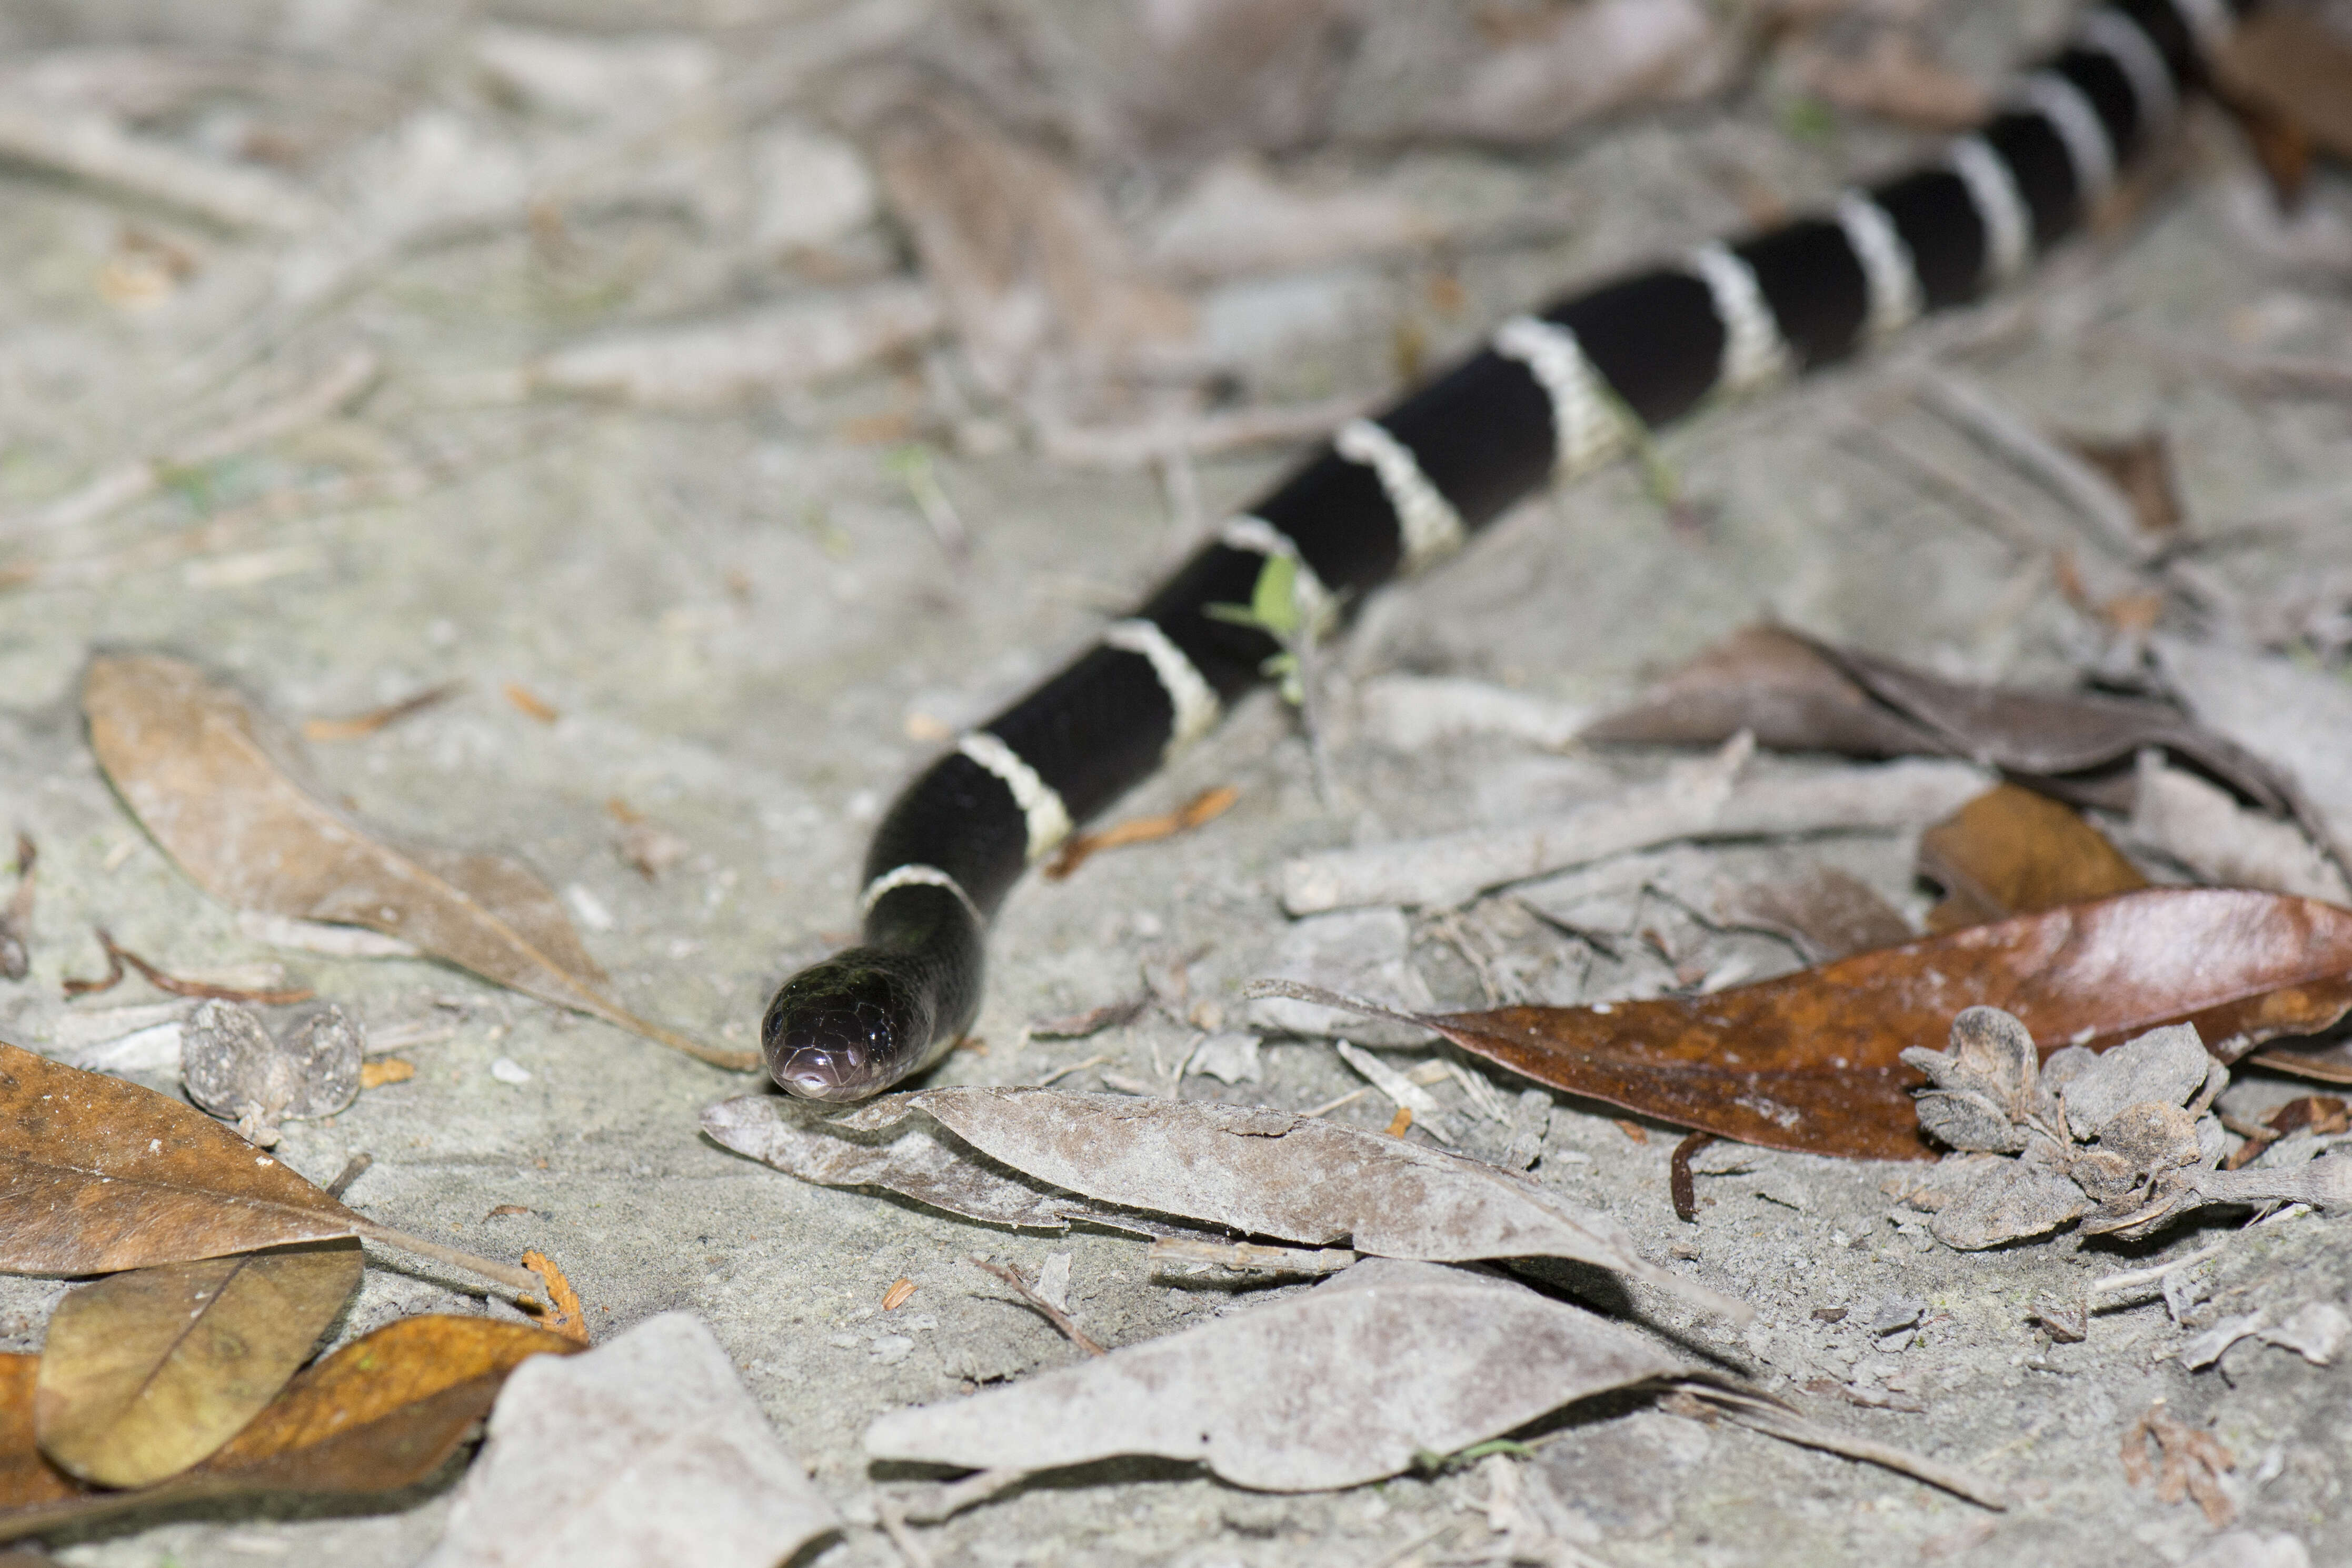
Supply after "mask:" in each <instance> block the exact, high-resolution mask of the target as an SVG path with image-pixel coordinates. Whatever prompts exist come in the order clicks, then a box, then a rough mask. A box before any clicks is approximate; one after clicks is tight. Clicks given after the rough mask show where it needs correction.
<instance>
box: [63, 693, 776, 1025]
mask: <svg viewBox="0 0 2352 1568" xmlns="http://www.w3.org/2000/svg"><path fill="white" fill-rule="evenodd" d="M82 704H83V709H84V712H85V713H86V714H87V715H88V716H89V732H90V744H91V747H92V749H93V750H95V751H96V753H97V754H98V759H99V762H100V765H101V766H102V767H103V768H105V769H106V773H107V777H108V778H109V779H111V780H112V781H113V783H114V787H115V789H117V790H119V791H120V792H121V796H122V799H123V800H124V801H125V803H127V804H128V805H129V806H130V807H131V810H132V812H133V813H134V814H135V815H136V816H137V817H138V818H139V821H140V823H141V825H142V827H144V828H145V829H146V830H147V831H148V832H150V833H151V834H152V835H153V836H154V838H155V841H157V842H158V843H160V844H161V845H163V849H164V850H165V851H166V852H168V853H169V854H170V855H171V856H172V858H173V860H174V861H176V862H178V863H179V865H180V867H181V869H182V870H184V871H185V872H186V873H188V875H189V876H190V877H191V878H193V879H194V881H195V883H197V885H199V886H200V887H202V888H204V889H205V892H207V893H209V894H212V895H213V896H214V897H215V898H217V899H219V900H221V901H222V902H223V903H225V904H228V905H229V906H230V907H231V908H233V909H236V910H240V911H255V912H258V913H261V914H264V915H282V916H286V917H289V918H291V919H296V920H307V921H319V922H324V923H328V924H335V925H360V926H365V927H367V928H369V929H371V930H374V931H379V932H382V933H383V934H384V935H386V936H396V937H399V938H400V939H401V940H403V941H405V942H409V943H412V944H414V945H415V946H417V947H420V948H422V949H424V950H425V952H426V953H428V954H430V955H432V956H435V957H437V958H441V959H443V960H445V961H446V962H448V963H451V964H455V965H457V967H460V968H464V969H467V970H470V971H471V972H473V973H475V974H478V975H480V976H482V977H484V978H486V979H488V980H492V981H495V982H497V983H498V984H499V985H502V986H507V987H509V988H512V989H515V990H518V991H520V992H522V993H523V994H524V995H526V996H530V997H536V998H539V999H540V1000H541V1001H545V1002H550V1003H552V1004H554V1005H555V1006H557V1007H561V1008H568V1009H572V1010H574V1011H577V1012H583V1013H586V1014H588V1015H589V1016H590V1017H592V1018H597V1019H603V1020H604V1021H605V1022H607V1023H610V1024H613V1025H614V1026H616V1027H618V1028H621V1029H625V1030H629V1031H630V1032H632V1033H635V1034H639V1035H643V1036H645V1037H646V1039H648V1040H656V1041H658V1042H659V1043H661V1044H663V1045H667V1046H669V1047H670V1048H672V1049H673V1050H677V1051H684V1052H686V1053H687V1054H688V1055H689V1056H694V1057H698V1058H699V1059H701V1060H703V1061H710V1062H713V1063H715V1064H717V1065H719V1066H723V1067H730V1068H738V1069H740V1068H743V1067H747V1066H750V1065H752V1064H754V1063H755V1061H756V1057H755V1056H754V1055H752V1054H751V1053H748V1052H740V1051H719V1050H716V1049H714V1048H712V1047H709V1046H706V1045H703V1044H701V1043H699V1042H698V1041H695V1040H689V1039H688V1038H686V1037H685V1036H683V1035H680V1034H678V1033H677V1031H675V1030H669V1029H666V1028H664V1027H662V1026H660V1025H658V1024H655V1023H650V1022H648V1021H646V1019H641V1018H639V1017H637V1016H636V1015H635V1014H634V1013H632V1012H630V1011H629V1010H628V1009H626V1008H625V1007H623V1006H622V1005H621V1004H620V1002H619V1001H618V1000H616V999H615V998H614V996H613V994H612V991H611V988H610V985H609V982H608V981H607V979H606V977H605V976H604V971H603V970H602V969H601V968H599V967H597V965H596V962H595V960H594V959H593V958H591V957H590V956H588V952H587V949H586V948H585V947H583V946H581V942H580V937H579V935H578V933H577V932H575V931H574V930H573V929H572V923H571V921H570V919H569V918H568V917H567V916H566V915H564V913H563V908H562V904H561V903H560V902H559V901H558V900H557V898H556V896H555V894H553V893H552V892H551V890H550V889H549V888H548V887H547V885H546V884H545V883H542V882H541V881H540V880H539V878H538V877H537V876H536V875H535V874H533V873H531V872H530V871H529V870H527V869H526V868H525V867H524V866H522V865H521V864H520V862H516V861H513V860H510V859H508V858H506V857H504V856H501V855H494V854H473V853H465V852H456V851H449V850H442V849H431V848H425V847H422V846H413V847H408V848H399V847H395V846H394V845H392V844H390V843H388V842H386V841H383V840H381V839H379V838H377V837H376V836H375V835H374V834H373V833H371V832H370V831H367V830H365V829H363V828H362V827H361V826H359V825H358V824H357V823H355V822H352V821H350V820H348V819H347V818H345V817H344V816H343V815H342V814H341V813H340V812H338V811H336V810H332V809H331V808H330V807H328V806H327V805H325V804H324V803H323V802H321V801H320V800H319V799H318V798H317V797H316V796H315V795H314V794H312V793H310V791H309V790H307V789H304V788H303V787H302V785H301V784H299V782H298V781H297V779H296V777H295V775H294V772H293V771H292V769H291V768H290V766H289V762H288V761H287V758H289V757H290V756H291V755H292V745H293V743H292V740H291V738H290V737H288V736H286V735H284V734H283V733H281V732H280V731H279V729H278V727H277V726H275V725H274V724H273V723H271V722H270V721H269V720H268V717H267V716H265V715H263V714H262V713H261V712H260V711H259V710H258V709H257V708H255V707H254V706H252V705H251V704H249V703H247V701H246V700H245V699H244V698H243V697H242V696H241V695H238V694H237V693H236V692H235V691H233V690H231V689H230V688H229V687H228V686H227V685H225V684H223V683H220V682H218V681H215V680H214V679H212V678H211V677H210V676H208V675H207V674H205V672H204V671H202V670H200V669H198V668H197V667H196V666H195V665H193V664H187V663H184V662H183V661H180V660H177V659H169V658H163V657H160V656H156V655H102V656H100V657H99V658H96V659H94V660H92V661H91V663H90V666H89V674H88V676H87V677H86V679H85V681H84V684H83V688H82Z"/></svg>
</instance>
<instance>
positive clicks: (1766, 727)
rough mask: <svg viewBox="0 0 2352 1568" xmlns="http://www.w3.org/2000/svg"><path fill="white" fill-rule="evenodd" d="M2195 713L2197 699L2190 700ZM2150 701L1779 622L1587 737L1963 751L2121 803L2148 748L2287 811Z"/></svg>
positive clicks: (2275, 787)
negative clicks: (2029, 683)
mask: <svg viewBox="0 0 2352 1568" xmlns="http://www.w3.org/2000/svg"><path fill="white" fill-rule="evenodd" d="M2190 706H2191V708H2192V711H2193V710H2194V709H2195V707H2196V705H2195V704H2194V703H2192V704H2191V705H2190ZM2210 723H2211V721H2210V718H2209V717H2207V716H2204V715H2202V714H2200V723H2191V722H2190V721H2189V720H2188V719H2186V718H2183V717H2182V716H2181V715H2180V714H2179V711H2177V710H2176V709H2174V708H2172V707H2171V706H2168V705H2166V704H2163V703H2158V702H2149V701H2146V700H2142V699H2137V698H2126V697H2114V696H2105V695H2097V694H2095V693H2084V692H2040V691H2027V690H2022V689H2020V688H2017V687H2013V686H1996V685H1973V684H1969V683H1965V682H1958V681H1948V680H1946V679H1944V678H1943V677H1941V676H1939V675H1932V674H1928V673H1927V672H1926V671H1924V670H1919V669H1916V668H1913V667H1912V666H1910V665H1907V664H1898V663H1896V662H1895V661H1894V660H1892V659H1882V658H1879V657H1877V656H1876V655H1874V654H1869V653H1862V652H1860V651H1859V650H1856V649H1852V648H1842V647H1838V646H1835V645H1833V644H1832V643H1824V642H1821V641H1819V640H1818V639H1815V638H1811V637H1807V636H1805V635H1803V634H1802V633H1801V632H1791V631H1790V630H1788V629H1787V628H1785V627H1780V626H1751V627H1749V628H1748V629H1747V630H1745V631H1742V632H1736V633H1734V634H1733V635H1732V636H1731V637H1729V638H1727V639H1726V640H1725V641H1724V642H1722V643H1717V644H1716V645H1715V646H1713V647H1711V648H1709V649H1707V650H1706V652H1704V653H1700V654H1699V655H1698V657H1697V658H1696V659H1694V660H1692V661H1691V663H1689V664H1685V666H1683V668H1682V669H1680V670H1678V671H1676V672H1675V674H1671V675H1669V676H1667V677H1666V678H1665V679H1664V681H1662V682H1661V683H1660V684H1659V685H1656V686H1655V687H1654V688H1652V690H1651V691H1650V692H1649V693H1648V695H1645V696H1644V697H1643V699H1642V700H1641V701H1640V702H1638V703H1636V704H1635V705H1633V706H1632V707H1629V708H1624V709H1622V710H1620V711H1619V712H1617V713H1614V714H1612V715H1610V716H1607V717H1605V718H1602V719H1601V720H1600V721H1599V722H1598V723H1596V724H1593V725H1591V726H1590V727H1587V728H1586V729H1585V731H1584V738H1585V739H1587V740H1591V741H1599V742H1638V743H1644V744H1653V745H1656V744H1672V745H1684V746H1705V745H1715V744H1717V743H1719V742H1721V741H1722V740H1724V739H1725V738H1727V737H1729V736H1731V735H1733V734H1735V733H1737V732H1738V731H1739V730H1743V729H1745V730H1750V731H1753V732H1754V734H1755V736H1756V739H1757V742H1758V743H1759V745H1762V746H1767V747H1772V748H1774V749H1776V750H1781V751H1835V752H1843V753H1844V754H1846V755H1848V756H1855V757H1898V756H1947V757H1964V758H1970V759H1972V760H1974V761H1977V762H1979V763H1982V764H1985V765H1987V766H1990V767H1994V768H2000V769H2001V770H2002V771H2004V772H2007V773H2011V774H2015V775H2020V776H2024V777H2030V778H2032V779H2036V780H2038V781H2040V782H2041V783H2042V784H2043V785H2044V787H2046V788H2049V789H2052V790H2053V791H2054V792H2058V793H2063V794H2066V795H2069V796H2070V797H2072V798H2075V799H2082V800H2088V801H2090V802H2091V803H2094V804H2098V803H2112V804H2116V805H2121V806H2128V805H2129V804H2130V798H2129V794H2128V792H2127V791H2128V789H2129V778H2128V774H2127V773H2121V772H2118V771H2117V769H2118V768H2120V767H2122V766H2123V765H2127V764H2129V763H2131V762H2132V761H2133V760H2134V758H2136V757H2137V754H2138V753H2139V751H2141V750H2142V749H2143V748H2145V747H2161V748H2162V749H2164V750H2166V751H2168V752H2170V753H2171V754H2172V755H2174V756H2176V757H2179V758H2181V759H2183V760H2184V761H2187V762H2191V763H2194V764H2195V765H2196V766H2197V767H2199V768H2202V769H2203V770H2204V771H2206V772H2207V773H2209V774H2210V775H2211V776H2212V777H2214V778H2216V779H2221V781H2222V782H2223V783H2225V784H2228V785H2229V786H2230V787H2231V789H2235V790H2237V791H2238V792H2239V793H2240V794H2241V795H2242V796H2243V797H2244V798H2245V799H2247V800H2251V801H2252V802H2253V803H2254V804H2256V805H2258V806H2262V807H2263V808H2264V809H2266V810H2272V811H2277V812H2284V810H2286V808H2287V803H2288V795H2287V791H2286V789H2285V788H2284V785H2283V784H2282V782H2281V780H2280V778H2279V776H2278V774H2277V773H2276V772H2274V771H2273V769H2272V768H2270V767H2268V766H2266V765H2265V764H2266V762H2270V761H2275V760H2276V759H2275V758H2269V757H2267V755H2264V756H2262V757H2258V756H2257V755H2255V754H2254V753H2255V751H2256V750H2258V748H2254V747H2247V746H2242V744H2240V742H2239V739H2238V737H2225V736H2224V735H2222V734H2220V733H2217V732H2216V729H2215V728H2214V727H2209V726H2210Z"/></svg>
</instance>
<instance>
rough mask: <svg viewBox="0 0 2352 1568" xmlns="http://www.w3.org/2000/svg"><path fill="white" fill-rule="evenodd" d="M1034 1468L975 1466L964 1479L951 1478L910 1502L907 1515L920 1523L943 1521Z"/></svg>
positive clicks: (1018, 1481) (1015, 1482) (1027, 1475)
mask: <svg viewBox="0 0 2352 1568" xmlns="http://www.w3.org/2000/svg"><path fill="white" fill-rule="evenodd" d="M1035 1473H1036V1472H1034V1470H1016V1469H1001V1470H974V1471H973V1472H972V1473H971V1474H970V1475H968V1476H966V1477H964V1478H963V1479H961V1480H960V1481H950V1482H949V1483H948V1484H947V1485H945V1486H943V1487H940V1489H939V1490H936V1491H934V1492H932V1493H930V1494H929V1496H928V1497H922V1496H919V1497H918V1499H917V1500H913V1501H910V1502H908V1504H907V1506H906V1511H905V1514H904V1517H905V1518H907V1519H909V1520H912V1521H914V1522H916V1523H918V1524H941V1523H944V1522H946V1521H948V1520H950V1519H952V1518H954V1517H955V1516H956V1515H957V1514H959V1513H961V1512H962V1511H964V1510H965V1509H968V1508H970V1507H971V1506H972V1505H973V1504H975V1503H982V1502H986V1501H987V1500H989V1499H990V1498H992V1497H994V1496H995V1495H996V1494H997V1493H999V1492H1001V1491H1003V1490H1006V1489H1007V1488H1009V1487H1014V1486H1018V1485H1020V1484H1021V1483H1022V1482H1023V1481H1024V1480H1027V1479H1029V1478H1030V1477H1031V1476H1032V1475H1034V1474H1035Z"/></svg>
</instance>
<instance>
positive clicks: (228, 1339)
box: [33, 1239, 361, 1487]
mask: <svg viewBox="0 0 2352 1568" xmlns="http://www.w3.org/2000/svg"><path fill="white" fill-rule="evenodd" d="M360 1270H361V1254H360V1244H359V1242H358V1241H356V1240H351V1239H346V1240H341V1241H326V1242H313V1243H309V1244H306V1245H304V1246H300V1247H295V1248H283V1249H274V1250H271V1251H268V1252H258V1253H248V1254H246V1255H245V1256H242V1257H236V1258H207V1259H203V1260H197V1261H194V1262H185V1263H165V1264H163V1265H161V1266H159V1267H157V1268H152V1269H133V1270H130V1271H129V1272H127V1273H121V1274H116V1275H113V1276H112V1277H110V1278H109V1279H104V1280H100V1281H98V1282H97V1283H96V1284H94V1285H85V1286H83V1287H82V1288H81V1289H80V1290H79V1291H74V1292H72V1293H71V1294H70V1295H68V1296H67V1297H66V1299H65V1300H64V1301H60V1302H59V1303H58V1310H57V1311H56V1312H55V1313H53V1314H52V1315H51V1316H50V1318H49V1327H48V1338H47V1341H46V1342H45V1343H43V1345H42V1347H41V1367H40V1375H39V1379H38V1381H37V1385H36V1387H35V1391H34V1397H33V1419H34V1425H35V1428H36V1431H37V1437H38V1439H39V1442H40V1446H41V1451H42V1452H43V1453H45V1454H47V1455H48V1457H49V1458H52V1459H55V1460H56V1461H57V1462H58V1464H59V1465H60V1466H62V1467H64V1468H65V1469H67V1470H69V1471H71V1472H72V1473H73V1474H75V1475H77V1476H79V1477H80V1478H82V1479H85V1480H90V1481H96V1482H98V1483H99V1484H100V1485H102V1486H110V1487H141V1486H150V1485H152V1484H153V1483H155V1482H157V1481H160V1480H163V1479H165V1478H166V1477H169V1476H173V1475H177V1474H178V1473H179V1472H181V1471H182V1470H184V1469H188V1468H189V1467H190V1466H192V1465H194V1464H195V1463H196V1461H198V1460H199V1459H202V1458H204V1457H205V1455H207V1454H209V1453H211V1452H212V1451H213V1450H214V1449H215V1448H219V1447H220V1446H221V1445H222V1444H223V1443H226V1442H227V1441H228V1440H229V1438H231V1437H235V1436H236V1432H237V1429H238V1428H239V1427H243V1426H244V1425H245V1424H246V1423H247V1421H250V1420H252V1419H253V1417H254V1416H256V1415H257V1414H258V1413H259V1412H260V1410H261V1408H262V1407H263V1406H266V1405H268V1403H269V1401H270V1400H271V1399H272V1398H273V1397H275V1396H276V1395H277V1393H278V1390H279V1389H280V1388H283V1387H284V1386H285V1385H286V1380H287V1379H288V1378H289V1377H291V1376H293V1375H294V1371H295V1368H297V1367H299V1366H300V1365H301V1364H302V1363H303V1362H305V1361H307V1360H309V1359H310V1351H311V1349H312V1347H313V1346H315V1345H316V1344H317V1343H319V1336H320V1333H324V1332H325V1330H326V1328H327V1325H328V1324H329V1323H331V1322H333V1321H334V1319H335V1316H336V1314H337V1313H339V1312H341V1311H342V1310H343V1303H344V1302H345V1301H349V1300H350V1299H351V1297H352V1291H356V1290H358V1289H359V1284H360Z"/></svg>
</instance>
